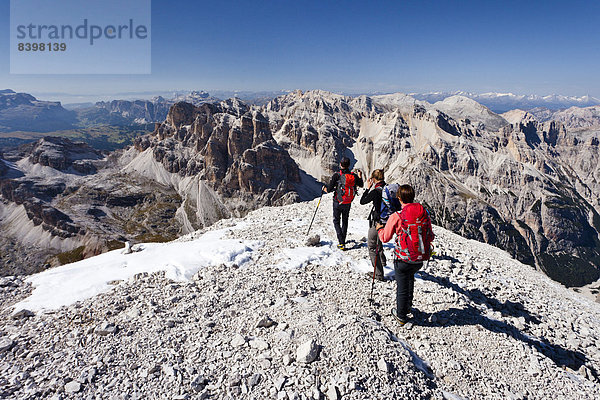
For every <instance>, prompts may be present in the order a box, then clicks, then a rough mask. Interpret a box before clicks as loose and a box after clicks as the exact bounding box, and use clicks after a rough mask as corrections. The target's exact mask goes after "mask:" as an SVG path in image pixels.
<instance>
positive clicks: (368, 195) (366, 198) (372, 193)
mask: <svg viewBox="0 0 600 400" xmlns="http://www.w3.org/2000/svg"><path fill="white" fill-rule="evenodd" d="M376 198H377V190H376V189H373V190H369V189H366V190H365V191H364V192H363V194H362V196H361V197H360V204H369V203H370V202H372V201H373V200H375V199H376Z"/></svg>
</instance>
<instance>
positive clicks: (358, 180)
mask: <svg viewBox="0 0 600 400" xmlns="http://www.w3.org/2000/svg"><path fill="white" fill-rule="evenodd" d="M364 185H365V183H364V181H363V178H362V173H361V174H360V175H357V176H356V186H358V187H363V186H364Z"/></svg>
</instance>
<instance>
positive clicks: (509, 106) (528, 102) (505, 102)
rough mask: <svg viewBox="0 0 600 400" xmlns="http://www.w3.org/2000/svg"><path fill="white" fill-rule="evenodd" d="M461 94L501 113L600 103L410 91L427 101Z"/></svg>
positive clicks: (558, 97)
mask: <svg viewBox="0 0 600 400" xmlns="http://www.w3.org/2000/svg"><path fill="white" fill-rule="evenodd" d="M456 95H458V96H463V97H468V98H470V99H473V100H475V101H477V102H478V103H480V104H483V105H484V106H486V107H488V108H489V109H490V110H492V111H494V112H496V113H503V112H506V111H509V110H513V109H517V108H518V109H522V110H526V111H527V110H531V109H533V108H536V107H543V108H548V109H550V110H559V109H563V108H569V107H573V106H575V107H589V106H595V105H600V99H597V98H595V97H590V96H582V97H576V96H561V95H549V96H538V95H517V94H513V93H493V92H490V93H482V94H476V93H470V92H463V91H457V92H433V93H411V96H412V97H414V98H415V99H418V100H424V101H427V102H429V103H435V102H437V101H442V100H444V99H446V98H448V97H451V96H456Z"/></svg>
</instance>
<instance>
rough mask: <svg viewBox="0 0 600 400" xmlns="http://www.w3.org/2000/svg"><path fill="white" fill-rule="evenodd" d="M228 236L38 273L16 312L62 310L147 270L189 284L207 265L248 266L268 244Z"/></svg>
mask: <svg viewBox="0 0 600 400" xmlns="http://www.w3.org/2000/svg"><path fill="white" fill-rule="evenodd" d="M225 232H227V230H226V229H224V230H220V231H211V232H208V233H206V234H204V235H202V236H201V237H199V238H198V239H196V240H193V241H179V242H171V243H145V244H142V245H138V248H141V251H138V252H134V253H131V254H122V250H121V249H119V250H114V251H111V252H108V253H104V254H101V255H99V256H96V257H92V258H88V259H86V260H82V261H79V262H75V263H72V264H67V265H63V266H60V267H57V268H53V269H50V270H46V271H44V272H41V273H39V274H35V275H32V276H31V277H29V278H28V279H27V281H28V282H31V284H32V285H33V287H34V290H33V292H32V294H31V296H29V297H28V298H27V299H25V300H23V301H22V302H20V303H18V304H16V305H15V306H14V307H15V310H19V309H23V308H25V309H28V310H32V311H37V310H43V309H57V308H59V307H61V306H66V305H70V304H73V303H75V302H77V301H81V300H85V299H88V298H90V297H93V296H95V295H97V294H99V293H102V292H106V291H107V290H109V289H110V288H111V286H110V285H109V284H108V282H110V281H114V280H127V279H130V278H132V277H133V276H134V275H136V274H139V273H142V272H147V273H152V272H157V271H165V273H166V274H165V276H166V277H167V278H170V279H173V280H180V281H183V280H188V279H190V278H192V276H193V275H194V274H195V273H196V272H198V270H200V269H201V268H203V267H207V266H211V265H220V264H225V265H233V264H237V265H243V264H244V263H247V262H248V261H249V260H250V257H249V256H250V254H251V253H252V252H253V251H255V250H256V249H258V248H260V247H261V246H262V243H261V242H259V241H242V240H233V239H229V240H224V239H221V237H222V236H223V234H224V233H225Z"/></svg>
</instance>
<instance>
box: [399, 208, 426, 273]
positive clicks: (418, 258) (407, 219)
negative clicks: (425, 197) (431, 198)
mask: <svg viewBox="0 0 600 400" xmlns="http://www.w3.org/2000/svg"><path fill="white" fill-rule="evenodd" d="M399 216H400V229H401V231H400V233H399V234H397V235H396V248H395V250H394V251H395V253H396V256H397V257H398V258H399V259H400V260H402V261H404V262H406V263H409V264H417V263H421V262H423V261H427V260H429V257H431V242H432V241H433V239H434V237H435V236H434V235H433V230H432V228H431V219H430V218H429V213H428V212H427V210H426V209H425V208H423V206H422V205H421V204H419V203H411V204H406V205H405V206H404V208H402V211H400V212H399Z"/></svg>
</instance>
